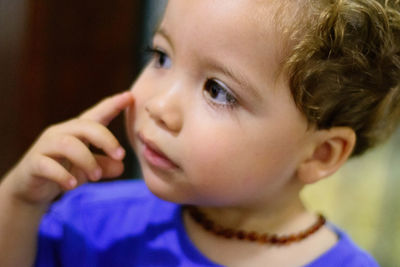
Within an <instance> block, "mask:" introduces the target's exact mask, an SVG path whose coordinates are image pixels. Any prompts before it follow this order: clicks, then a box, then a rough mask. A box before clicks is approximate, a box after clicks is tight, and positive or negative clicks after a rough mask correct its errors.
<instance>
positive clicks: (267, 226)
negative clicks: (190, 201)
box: [198, 193, 316, 234]
mask: <svg viewBox="0 0 400 267" xmlns="http://www.w3.org/2000/svg"><path fill="white" fill-rule="evenodd" d="M198 208H199V210H201V212H202V213H204V214H205V215H206V216H207V217H208V218H209V219H211V220H212V221H213V222H215V223H217V224H219V225H221V226H224V227H226V228H232V229H241V230H245V231H255V232H259V233H273V234H289V233H293V232H297V231H300V230H302V229H304V228H307V227H308V226H310V225H311V224H313V223H314V222H315V220H316V217H315V216H312V215H310V214H308V213H307V211H306V209H305V208H304V205H303V204H302V202H301V200H300V197H299V195H298V193H297V194H294V195H291V196H289V195H287V194H286V195H285V196H281V195H280V196H275V197H274V198H272V200H271V201H269V202H268V203H264V204H263V205H262V206H258V205H253V206H248V207H210V206H199V207H198Z"/></svg>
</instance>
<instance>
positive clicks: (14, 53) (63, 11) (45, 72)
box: [0, 0, 145, 177]
mask: <svg viewBox="0 0 400 267" xmlns="http://www.w3.org/2000/svg"><path fill="white" fill-rule="evenodd" d="M21 1H23V3H22V2H21ZM143 2H145V1H126V0H113V1H110V0H95V1H94V0H92V1H90V0H69V1H54V0H0V9H1V11H0V14H1V15H3V16H2V17H0V86H1V94H0V108H1V112H0V122H1V128H0V129H1V130H0V148H1V153H0V177H1V176H3V174H4V173H5V172H6V171H7V170H8V169H10V168H11V167H12V166H13V165H14V164H15V163H16V162H17V160H18V159H19V158H20V157H21V156H22V155H23V153H24V151H26V150H27V149H28V148H29V146H30V145H31V144H32V142H34V140H35V139H36V138H37V137H38V135H39V134H40V133H41V131H43V129H44V128H45V127H47V126H49V125H51V124H54V123H56V122H60V121H63V120H66V119H69V118H71V117H74V116H76V115H78V114H79V113H80V112H82V111H83V110H84V109H86V108H88V107H90V106H91V105H93V104H95V103H96V102H97V101H99V100H100V99H102V98H103V97H105V96H108V95H111V94H114V93H117V92H120V91H123V90H126V89H128V88H129V86H130V85H131V83H132V82H133V80H134V78H135V77H136V76H137V74H138V72H139V70H140V67H141V66H140V62H141V60H140V58H141V53H140V51H141V47H142V36H143V33H142V29H143V21H144V15H143V14H144V11H143V10H144V6H143V5H144V4H143ZM18 5H19V6H18ZM21 8H23V12H21ZM18 10H19V11H18ZM17 11H18V12H19V13H18V12H17ZM13 12H15V14H13ZM7 25H10V26H12V25H14V27H15V28H16V29H17V28H18V29H19V30H18V31H17V30H15V31H12V30H11V31H10V30H9V29H8V28H7ZM110 128H111V130H112V131H113V132H114V133H115V135H116V136H117V138H118V139H119V140H120V141H121V143H122V144H123V145H124V147H125V148H127V150H128V145H127V141H126V138H125V132H124V127H123V118H122V116H120V117H119V118H118V119H116V120H115V121H114V122H113V123H112V124H111V126H110ZM132 162H134V159H133V155H132V153H129V154H128V156H127V158H126V164H125V166H126V171H125V173H124V176H125V177H126V176H129V175H132V173H135V172H136V169H135V168H136V167H135V165H134V164H132Z"/></svg>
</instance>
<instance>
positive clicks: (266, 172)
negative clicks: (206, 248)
mask: <svg viewBox="0 0 400 267" xmlns="http://www.w3.org/2000/svg"><path fill="white" fill-rule="evenodd" d="M265 2H269V1H248V0H234V1H232V0H218V1H214V0H201V1H200V0H197V1H187V0H170V1H169V5H168V8H167V11H166V14H165V16H164V19H163V21H162V23H161V25H160V27H159V29H158V31H157V32H156V34H155V36H154V42H153V46H154V48H155V49H156V50H158V51H159V52H157V53H156V54H155V57H154V58H153V60H152V61H151V62H150V63H149V65H148V66H147V67H146V69H145V70H144V71H143V73H142V74H141V76H140V77H139V78H138V80H137V81H136V83H135V84H134V86H133V87H132V93H133V94H134V96H135V99H136V102H135V107H134V108H132V109H131V110H129V111H128V114H127V128H128V135H129V138H130V141H131V143H132V146H133V148H134V150H135V151H136V153H137V155H138V158H139V161H140V164H141V167H142V172H143V175H144V178H145V181H146V183H147V185H148V186H149V188H150V189H151V190H152V191H153V192H154V193H155V194H157V195H159V196H160V197H162V198H165V199H167V200H170V201H175V202H181V203H191V204H199V205H254V204H260V203H262V202H265V201H267V200H268V199H269V198H273V197H274V196H276V195H280V194H282V192H284V190H285V188H286V187H288V186H289V184H290V183H291V182H292V181H293V180H294V179H293V177H294V175H295V172H296V167H297V166H298V164H299V162H301V161H302V160H303V159H304V157H305V151H307V146H308V144H309V139H310V132H309V131H307V123H306V120H305V118H304V117H303V116H302V115H301V113H300V112H299V111H298V110H297V109H296V107H295V104H294V102H293V101H292V99H291V95H290V92H289V89H288V87H287V85H286V83H285V82H284V80H283V79H281V78H279V79H277V80H276V79H275V78H276V77H275V72H276V71H277V68H278V64H277V62H278V60H279V56H278V54H279V50H278V48H279V46H280V45H281V44H280V42H279V40H278V39H277V38H276V34H275V33H274V29H273V26H272V22H271V17H272V15H273V14H271V12H272V11H271V10H270V9H269V6H268V4H266V3H265ZM150 144H151V145H150ZM152 146H153V148H154V146H156V147H157V149H158V150H160V151H162V152H163V154H165V155H166V156H167V157H168V158H169V159H170V160H171V161H172V162H173V163H172V162H170V161H166V160H165V158H164V157H162V156H160V155H158V154H157V153H155V152H154V149H151V147H152Z"/></svg>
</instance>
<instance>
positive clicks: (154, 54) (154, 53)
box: [145, 46, 238, 109]
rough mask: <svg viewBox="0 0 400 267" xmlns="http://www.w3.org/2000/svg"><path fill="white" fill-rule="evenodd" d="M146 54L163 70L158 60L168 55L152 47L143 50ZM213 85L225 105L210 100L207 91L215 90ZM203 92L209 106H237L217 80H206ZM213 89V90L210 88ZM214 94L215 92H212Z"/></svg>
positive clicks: (233, 97)
mask: <svg viewBox="0 0 400 267" xmlns="http://www.w3.org/2000/svg"><path fill="white" fill-rule="evenodd" d="M145 52H146V54H148V55H150V59H151V60H152V61H154V64H156V65H155V67H156V68H163V66H162V65H163V64H164V63H160V62H159V60H160V59H161V58H163V57H166V58H168V54H167V53H165V52H164V51H162V50H161V49H159V48H156V47H154V46H148V47H147V48H146V50H145ZM215 85H216V86H217V87H218V89H219V90H220V91H219V92H222V93H224V94H225V96H226V99H227V103H221V102H218V101H216V100H213V99H212V96H211V93H212V92H211V91H208V90H212V89H213V88H214V89H215ZM203 87H204V88H203V89H204V91H203V92H205V93H207V94H208V99H209V101H208V102H209V103H210V104H211V105H213V106H214V107H217V108H226V109H233V108H235V107H236V106H237V105H238V101H237V99H236V97H235V96H234V95H233V94H232V93H231V92H230V91H229V90H228V89H227V88H225V87H226V86H225V85H223V84H221V82H218V81H217V80H215V79H213V78H208V79H207V80H206V82H205V83H204V86H203ZM212 87H213V88H212ZM214 93H215V92H214Z"/></svg>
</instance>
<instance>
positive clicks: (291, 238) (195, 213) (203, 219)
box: [185, 206, 326, 245]
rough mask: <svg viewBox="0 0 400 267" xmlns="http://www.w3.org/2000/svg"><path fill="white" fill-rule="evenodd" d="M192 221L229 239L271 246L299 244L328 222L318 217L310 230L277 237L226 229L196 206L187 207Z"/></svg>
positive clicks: (321, 216)
mask: <svg viewBox="0 0 400 267" xmlns="http://www.w3.org/2000/svg"><path fill="white" fill-rule="evenodd" d="M185 208H186V209H187V210H188V211H189V214H190V216H191V217H192V219H193V220H194V221H195V222H197V223H198V224H200V225H201V226H202V227H203V228H204V229H205V230H207V231H209V232H211V233H213V234H215V235H217V236H221V237H224V238H227V239H238V240H247V241H251V242H259V243H262V244H271V245H289V244H291V243H294V242H299V241H301V240H303V239H305V238H307V237H309V236H310V235H312V234H314V233H315V232H317V231H318V230H319V229H320V228H321V227H322V226H323V225H324V224H325V222H326V220H325V217H324V216H323V215H319V216H318V220H317V221H316V222H315V223H314V224H313V225H311V226H310V227H309V228H307V229H305V230H304V231H301V232H299V233H297V234H291V235H275V234H268V233H263V234H259V233H257V232H254V231H252V232H247V231H244V230H235V229H231V228H226V227H223V226H221V225H218V224H216V223H215V222H213V221H211V220H210V219H209V218H207V216H206V215H205V214H204V213H202V212H201V211H200V210H199V209H198V208H197V207H195V206H186V207H185Z"/></svg>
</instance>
